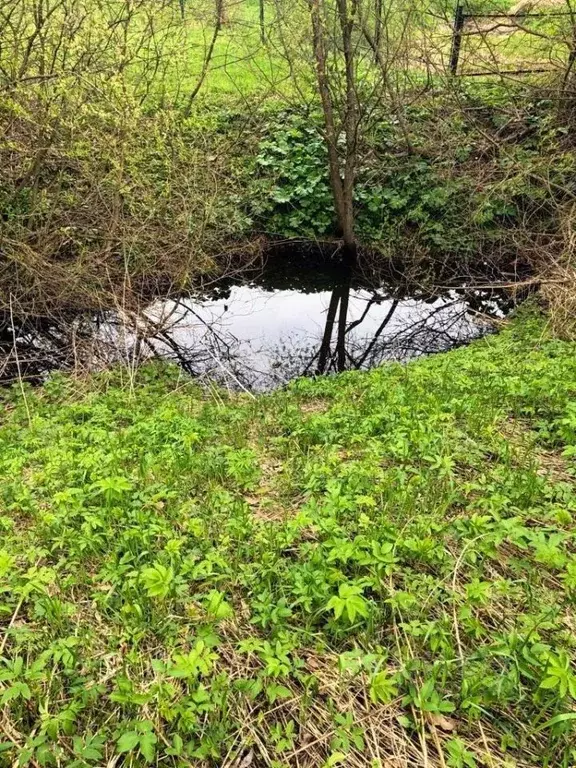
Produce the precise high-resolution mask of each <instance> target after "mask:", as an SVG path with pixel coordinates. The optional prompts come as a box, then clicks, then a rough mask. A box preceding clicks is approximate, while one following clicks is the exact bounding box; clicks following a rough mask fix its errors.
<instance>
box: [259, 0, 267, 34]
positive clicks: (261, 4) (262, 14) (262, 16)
mask: <svg viewBox="0 0 576 768" xmlns="http://www.w3.org/2000/svg"><path fill="white" fill-rule="evenodd" d="M259 17H260V41H261V42H262V44H264V43H265V42H266V27H265V26H264V22H265V8H264V0H259Z"/></svg>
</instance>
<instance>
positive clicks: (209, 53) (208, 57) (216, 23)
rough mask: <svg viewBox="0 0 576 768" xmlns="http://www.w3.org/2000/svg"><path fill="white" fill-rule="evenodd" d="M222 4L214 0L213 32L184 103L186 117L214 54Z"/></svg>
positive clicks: (219, 0)
mask: <svg viewBox="0 0 576 768" xmlns="http://www.w3.org/2000/svg"><path fill="white" fill-rule="evenodd" d="M224 4H225V0H216V17H215V20H214V33H213V34H212V39H211V40H210V45H209V46H208V50H207V51H206V56H205V57H204V63H203V64H202V71H201V72H200V77H199V78H198V82H197V83H196V85H195V86H194V88H193V89H192V91H191V93H190V96H189V97H188V103H187V104H186V109H185V110H184V114H185V116H186V117H188V116H189V115H190V111H191V109H192V104H193V102H194V99H195V98H196V96H197V95H198V92H199V91H200V88H202V85H203V84H204V80H205V79H206V75H207V74H208V68H209V67H210V62H211V61H212V56H213V55H214V48H215V47H216V41H217V40H218V35H219V34H220V31H221V29H222V23H223V22H222V14H223V8H224ZM224 13H225V12H224Z"/></svg>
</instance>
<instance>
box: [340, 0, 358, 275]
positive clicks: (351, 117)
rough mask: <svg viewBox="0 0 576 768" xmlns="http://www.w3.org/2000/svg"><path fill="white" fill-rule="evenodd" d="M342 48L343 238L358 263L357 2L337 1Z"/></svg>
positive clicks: (349, 254)
mask: <svg viewBox="0 0 576 768" xmlns="http://www.w3.org/2000/svg"><path fill="white" fill-rule="evenodd" d="M337 2H338V16H339V19H340V30H341V33H342V47H343V53H344V63H345V70H346V112H345V115H344V132H345V135H346V155H345V161H344V179H343V183H342V185H343V198H344V221H343V222H342V235H343V239H344V248H345V253H344V256H345V259H347V260H348V261H354V260H355V259H356V236H355V234H354V182H355V179H356V160H357V151H356V145H357V131H358V100H357V97H356V72H355V69H356V68H355V66H354V50H353V45H354V42H353V40H352V30H353V28H354V22H355V17H356V13H357V0H337Z"/></svg>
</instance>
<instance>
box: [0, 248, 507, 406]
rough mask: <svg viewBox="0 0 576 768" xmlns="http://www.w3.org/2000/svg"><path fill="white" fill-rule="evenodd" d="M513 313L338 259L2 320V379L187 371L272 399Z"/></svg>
mask: <svg viewBox="0 0 576 768" xmlns="http://www.w3.org/2000/svg"><path fill="white" fill-rule="evenodd" d="M513 306H514V301H513V299H512V298H511V296H510V294H509V293H507V292H505V291H502V290H495V289H491V288H486V287H476V288H474V287H471V286H466V285H459V286H451V287H447V288H444V289H435V290H434V291H431V290H425V289H423V288H420V287H418V286H414V285H412V286H407V285H406V284H404V283H403V282H402V281H399V280H398V279H397V278H394V277H393V276H388V277H387V278H386V279H383V278H379V279H377V280H376V279H375V278H370V279H368V278H367V277H366V276H365V275H363V274H362V273H361V272H359V271H356V272H355V271H352V270H350V269H346V268H345V267H344V266H343V265H342V264H340V263H338V262H335V261H334V260H326V261H324V262H322V263H315V262H313V261H311V260H310V259H306V260H301V261H300V262H298V261H297V260H295V259H291V260H290V261H289V262H287V260H286V259H285V258H283V259H281V260H279V259H278V258H271V259H268V260H267V262H266V263H265V264H264V265H263V266H261V267H259V268H258V269H254V268H253V269H252V270H250V271H246V272H241V273H240V274H239V275H237V276H235V277H234V278H226V279H224V278H223V279H220V280H216V281H214V282H213V283H211V284H210V285H205V286H204V287H202V288H198V289H197V290H195V291H194V292H189V293H187V294H186V295H181V296H177V297H170V298H168V299H162V300H160V299H156V300H155V301H152V302H151V303H149V304H148V305H147V306H145V307H144V308H143V309H142V310H141V311H140V312H138V313H136V312H134V311H131V312H127V311H119V310H113V311H112V310H109V311H102V312H86V313H77V314H75V315H73V316H70V315H68V316H66V317H58V318H29V317H28V318H25V319H22V318H14V317H8V316H5V317H4V319H3V322H0V354H1V355H2V357H1V360H0V380H1V381H2V382H3V383H5V384H6V383H10V382H13V381H14V380H15V379H17V378H18V376H22V377H23V378H26V379H28V380H30V381H32V382H33V383H39V382H41V381H42V380H44V379H45V377H46V376H47V375H48V374H49V372H50V371H53V370H59V369H62V370H70V369H79V368H80V369H86V370H94V369H101V368H103V367H105V366H108V365H110V364H113V363H123V364H125V365H130V366H135V365H138V364H139V363H141V362H142V361H144V360H147V359H150V358H163V359H167V360H170V361H173V362H175V363H177V364H178V365H180V366H181V367H182V368H183V369H184V370H185V371H186V372H187V373H189V374H190V375H193V376H195V377H198V378H199V379H200V380H201V381H203V382H216V383H218V384H219V385H223V386H226V387H229V388H231V389H240V390H250V391H255V390H266V389H272V388H274V387H279V386H282V385H284V384H286V383H287V382H288V381H290V380H291V379H293V378H295V377H297V376H303V375H320V374H327V373H332V372H336V371H342V370H347V369H359V368H370V367H373V366H376V365H380V364H381V363H382V362H384V361H386V360H398V361H407V360H410V359H412V358H414V357H417V356H419V355H423V354H430V353H434V352H441V351H445V350H448V349H451V348H454V347H457V346H460V345H462V344H465V343H467V342H469V341H470V340H472V339H474V338H477V337H478V336H481V335H483V334H485V333H488V332H491V331H492V330H493V329H494V321H497V320H498V319H500V318H502V317H504V316H505V315H506V314H507V313H508V312H509V311H510V310H511V309H512V308H513Z"/></svg>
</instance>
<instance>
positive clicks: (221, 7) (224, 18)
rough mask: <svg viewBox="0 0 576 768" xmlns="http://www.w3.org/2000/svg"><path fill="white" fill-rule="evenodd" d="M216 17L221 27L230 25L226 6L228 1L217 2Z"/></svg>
mask: <svg viewBox="0 0 576 768" xmlns="http://www.w3.org/2000/svg"><path fill="white" fill-rule="evenodd" d="M216 16H217V24H218V26H219V27H223V26H224V25H225V24H228V6H227V5H226V0H216Z"/></svg>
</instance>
